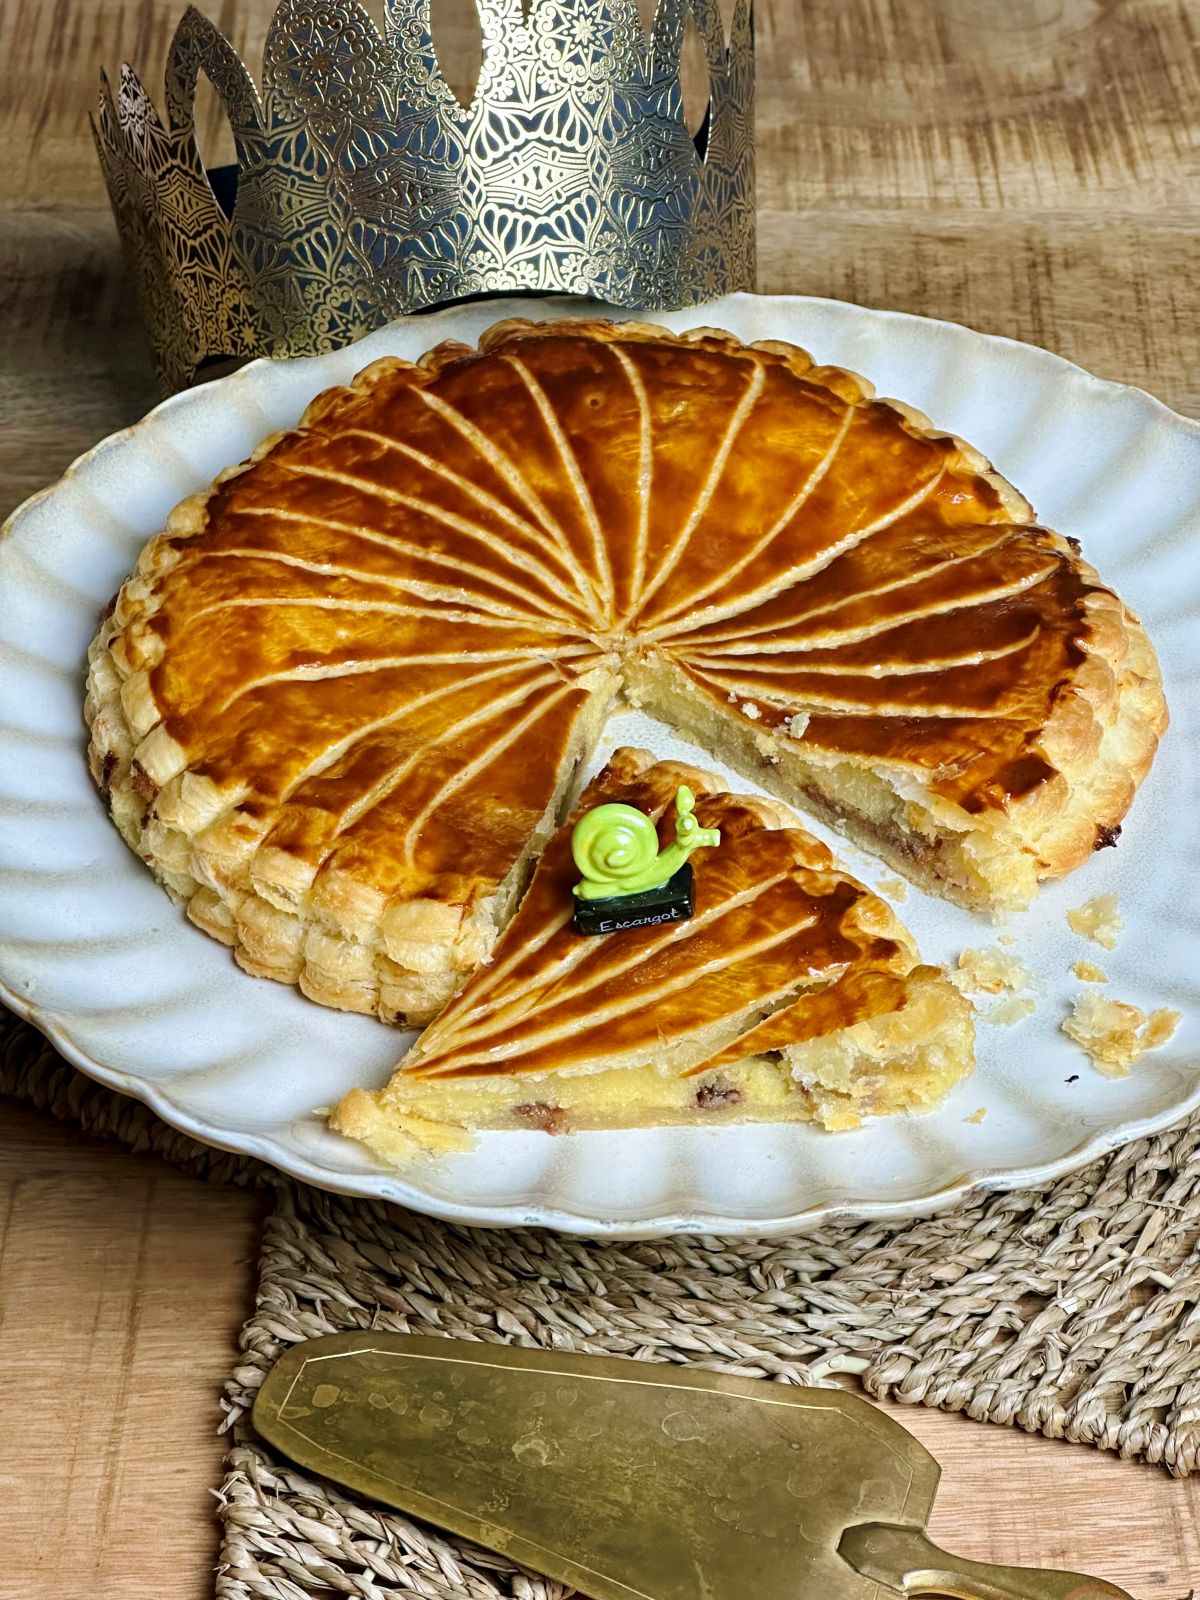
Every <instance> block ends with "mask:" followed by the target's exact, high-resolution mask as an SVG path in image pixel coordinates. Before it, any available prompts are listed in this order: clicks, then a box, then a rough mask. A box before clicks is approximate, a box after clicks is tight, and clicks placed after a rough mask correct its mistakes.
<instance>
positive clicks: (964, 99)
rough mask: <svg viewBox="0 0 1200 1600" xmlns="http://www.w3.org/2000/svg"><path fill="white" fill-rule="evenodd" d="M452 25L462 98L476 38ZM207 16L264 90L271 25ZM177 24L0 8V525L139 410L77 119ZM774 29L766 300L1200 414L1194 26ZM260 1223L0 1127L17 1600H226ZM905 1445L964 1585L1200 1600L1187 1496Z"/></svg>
mask: <svg viewBox="0 0 1200 1600" xmlns="http://www.w3.org/2000/svg"><path fill="white" fill-rule="evenodd" d="M379 3H380V0H373V4H372V5H371V7H370V8H371V9H373V10H375V11H376V12H378V10H379ZM439 3H440V0H434V4H435V22H437V24H438V38H439V43H440V44H441V45H442V46H444V48H445V50H446V53H447V56H448V57H453V59H454V61H455V63H456V68H455V70H456V71H457V70H458V66H457V64H458V63H460V62H465V61H468V60H469V58H470V55H471V35H470V29H469V28H467V27H465V26H464V25H463V24H462V23H461V21H456V20H455V18H454V17H453V15H452V16H451V17H450V18H449V19H446V20H442V19H443V11H442V10H441V9H439ZM445 3H446V6H447V7H448V8H449V9H450V10H451V11H453V9H454V8H453V0H445ZM588 3H591V0H588ZM207 9H208V10H209V12H210V14H211V15H213V17H214V19H215V20H217V21H218V22H220V24H221V25H222V26H223V27H224V28H225V29H226V30H227V31H228V32H229V33H230V35H231V37H233V38H234V40H235V42H236V43H237V44H238V45H239V47H240V48H242V49H243V50H244V51H245V52H246V53H247V56H248V59H250V60H251V61H253V62H255V63H257V60H258V56H259V52H260V49H261V44H262V39H263V34H264V31H265V26H266V22H267V20H268V18H269V15H270V10H271V7H270V4H269V3H268V0H221V3H220V5H219V6H218V5H216V4H215V3H211V4H210V5H209V6H208V8H207ZM181 10H182V0H3V3H2V4H0V131H3V134H4V136H5V137H4V139H3V144H2V145H0V149H2V150H3V159H2V161H0V316H2V317H3V319H4V326H3V346H2V349H3V358H2V359H0V509H3V508H6V507H7V505H10V504H15V503H16V502H17V501H18V500H19V499H20V498H22V497H23V496H24V495H25V494H26V493H28V492H29V491H31V490H33V489H36V488H38V487H39V486H40V485H41V484H43V483H45V482H47V481H49V480H50V479H52V478H54V477H55V476H56V475H57V474H58V473H59V472H60V471H61V470H62V469H63V468H64V467H65V466H66V465H67V463H68V462H69V461H70V460H71V459H72V458H73V457H74V456H75V455H77V454H78V453H79V452H81V451H82V450H84V449H86V448H87V447H88V446H90V445H91V444H93V443H94V442H95V441H96V440H97V439H98V438H100V437H101V436H102V435H104V434H106V433H109V432H111V431H112V430H113V429H115V428H117V427H120V426H122V425H124V424H126V423H128V422H131V421H133V420H134V419H135V418H136V417H138V416H139V415H140V414H141V413H142V412H143V411H144V410H145V409H146V407H147V406H148V405H149V404H150V403H151V402H152V400H153V398H154V395H153V390H152V384H151V379H150V374H149V367H148V363H147V358H146V352H145V348H144V345H143V342H142V339H141V336H140V333H139V328H138V322H137V315H136V310H135V307H134V306H133V304H132V300H131V295H130V290H129V285H128V281H127V279H126V276H125V274H124V270H123V267H122V264H121V260H120V253H119V249H118V245H117V240H116V237H115V234H114V231H113V227H112V223H111V219H110V216H109V212H108V207H107V202H106V199H105V195H104V191H103V187H102V185H101V182H100V178H99V174H98V171H97V168H96V163H95V159H94V156H93V153H92V149H91V144H90V139H89V135H88V132H87V127H86V122H85V112H86V110H87V109H88V108H89V107H90V106H91V105H92V104H93V103H94V98H95V88H96V74H97V72H98V69H99V67H100V66H101V64H105V65H107V66H108V67H109V68H110V70H111V69H112V68H113V67H114V66H115V65H116V64H117V62H118V61H120V60H122V59H126V58H130V59H133V60H134V61H135V62H136V63H137V64H138V65H139V66H140V67H142V68H144V75H145V76H146V78H147V81H148V82H150V83H151V84H152V85H154V86H155V87H156V89H157V84H158V83H159V82H160V78H161V67H162V61H163V57H164V52H165V48H166V42H167V39H168V37H169V34H170V31H171V29H172V27H173V26H174V23H175V20H176V19H177V17H178V15H179V13H180V11H181ZM757 15H758V36H759V85H760V88H759V151H760V155H759V180H760V204H761V226H760V249H761V267H760V280H759V281H760V287H761V288H763V289H765V290H772V291H791V292H799V293H809V294H818V295H833V296H838V297H842V298H846V299H853V300H859V301H863V302H865V303H868V304H873V305H879V306H888V307H894V308H897V309H901V310H905V311H914V312H921V313H925V314H928V315H932V316H938V317H950V318H953V319H956V320H959V321H963V322H968V323H971V324H972V325H974V326H975V327H978V328H983V329H986V330H988V331H990V332H995V333H1002V334H1008V335H1011V336H1012V337H1014V338H1018V339H1026V340H1031V341H1033V342H1036V343H1039V344H1043V345H1046V346H1048V347H1049V348H1050V349H1052V350H1056V351H1058V352H1060V353H1061V354H1063V355H1066V356H1069V357H1071V358H1072V359H1074V360H1076V361H1079V362H1081V363H1082V364H1083V365H1085V366H1087V367H1090V368H1091V369H1092V370H1094V371H1096V372H1098V373H1100V374H1102V375H1103V376H1106V377H1112V378H1120V379H1123V380H1125V381H1127V382H1131V383H1135V384H1139V385H1142V386H1144V387H1146V388H1148V389H1150V390H1152V391H1153V392H1155V393H1157V394H1159V395H1161V396H1162V397H1163V398H1164V399H1165V400H1167V401H1168V402H1169V403H1171V404H1172V405H1174V406H1176V407H1177V408H1179V409H1180V410H1183V411H1185V412H1188V413H1190V414H1192V415H1200V315H1198V314H1197V312H1198V310H1200V268H1198V266H1197V261H1198V251H1197V246H1198V244H1200V137H1198V135H1200V61H1198V56H1197V43H1196V41H1197V35H1198V34H1200V7H1198V5H1197V4H1191V3H1187V0H1184V3H1178V0H758V7H757ZM205 104H206V106H207V111H206V114H205V118H204V121H203V123H202V137H203V145H204V148H205V151H206V153H208V154H209V156H210V159H211V158H212V157H214V156H216V155H219V153H220V151H221V138H220V128H219V122H218V119H217V118H216V117H215V116H214V115H213V114H212V98H211V96H209V97H207V99H206V101H205ZM257 1205H258V1202H257V1201H256V1200H254V1199H253V1198H252V1197H249V1196H246V1195H244V1194H241V1193H235V1192H233V1191H228V1190H220V1189H215V1188H211V1187H208V1186H205V1185H203V1184H200V1183H198V1182H196V1181H194V1180H192V1179H190V1178H187V1177H185V1176H183V1175H181V1174H179V1173H176V1172H174V1171H172V1170H170V1169H168V1168H166V1167H164V1166H163V1165H162V1164H161V1163H159V1162H157V1161H154V1160H151V1159H149V1158H138V1157H134V1156H131V1155H127V1154H125V1153H124V1152H121V1151H119V1150H116V1149H114V1148H112V1147H107V1146H103V1145H99V1144H93V1143H89V1142H88V1141H86V1140H84V1139H82V1138H81V1137H80V1136H79V1135H77V1134H76V1133H74V1132H73V1131H72V1130H70V1129H66V1128H63V1127H60V1126H58V1125H55V1124H53V1123H51V1122H49V1121H47V1120H45V1119H42V1118H39V1117H37V1116H35V1115H33V1114H32V1113H30V1112H28V1111H26V1110H24V1109H22V1108H18V1107H15V1106H13V1105H12V1104H11V1103H10V1102H4V1103H2V1104H0V1371H3V1373H4V1378H5V1385H6V1393H7V1394H8V1396H9V1397H10V1405H9V1407H8V1409H7V1411H6V1414H5V1417H4V1422H3V1428H2V1430H0V1549H2V1550H3V1552H4V1554H3V1557H2V1558H0V1600H61V1597H62V1596H65V1595H68V1594H69V1595H78V1596H80V1597H87V1600H118V1597H119V1600H141V1597H146V1600H193V1597H200V1596H203V1595H205V1594H207V1593H208V1592H209V1590H210V1584H211V1566H212V1562H213V1560H214V1554H215V1548H216V1536H215V1528H214V1522H213V1499H212V1493H211V1491H212V1488H213V1486H214V1485H215V1484H216V1482H217V1480H218V1471H219V1457H220V1444H219V1441H218V1440H217V1438H216V1437H215V1433H214V1428H215V1424H216V1421H217V1420H218V1411H217V1395H218V1391H219V1386H220V1383H221V1381H222V1379H223V1377H224V1375H225V1373H226V1371H227V1368H228V1366H229V1362H230V1357H231V1353H232V1351H233V1348H234V1339H235V1336H236V1331H237V1328H238V1325H239V1322H240V1320H241V1318H242V1316H243V1315H244V1313H245V1311H246V1309H247V1307H248V1301H249V1295H250V1293H251V1285H252V1257H253V1254H254V1250H255V1244H256V1231H257V1221H258V1218H257ZM904 1418H905V1420H906V1421H907V1422H908V1424H909V1425H910V1426H911V1427H912V1428H913V1430H914V1431H915V1432H916V1433H918V1434H919V1436H920V1437H921V1438H922V1439H923V1440H924V1442H925V1443H926V1444H927V1445H928V1446H929V1447H930V1448H931V1449H932V1450H933V1451H934V1453H935V1454H936V1455H938V1456H939V1457H940V1459H941V1461H942V1462H943V1465H944V1467H945V1469H946V1477H945V1480H944V1488H943V1492H942V1496H941V1498H940V1500H939V1509H938V1512H937V1517H936V1524H935V1533H936V1535H937V1536H938V1537H940V1538H941V1539H942V1540H943V1542H945V1543H947V1544H953V1545H955V1546H957V1547H958V1548H959V1549H961V1551H962V1552H963V1554H965V1555H974V1556H977V1557H981V1558H985V1559H987V1558H990V1559H994V1560H1005V1561H1022V1560H1023V1561H1027V1562H1034V1561H1040V1562H1043V1563H1055V1564H1061V1565H1074V1566H1078V1567H1082V1568H1084V1569H1087V1570H1091V1571H1094V1572H1097V1573H1100V1574H1103V1575H1104V1576H1106V1577H1109V1578H1111V1579H1113V1580H1114V1581H1116V1582H1118V1583H1121V1584H1123V1585H1125V1586H1126V1587H1127V1588H1128V1589H1129V1591H1130V1592H1131V1594H1132V1595H1133V1596H1134V1597H1135V1600H1152V1597H1158V1596H1164V1597H1167V1600H1183V1597H1185V1596H1188V1595H1189V1594H1190V1593H1191V1591H1192V1589H1193V1587H1196V1588H1198V1589H1200V1533H1198V1531H1197V1525H1198V1524H1200V1488H1197V1487H1196V1486H1194V1485H1192V1484H1179V1483H1173V1482H1171V1481H1170V1480H1169V1479H1168V1478H1166V1477H1165V1476H1163V1475H1161V1474H1160V1473H1158V1472H1156V1471H1154V1470H1152V1469H1148V1468H1143V1467H1137V1466H1133V1465H1129V1464H1126V1463H1122V1462H1119V1461H1116V1460H1113V1459H1111V1458H1108V1457H1104V1456H1102V1455H1100V1454H1099V1453H1098V1452H1095V1451H1092V1450H1089V1449H1087V1448H1085V1447H1082V1446H1067V1445H1064V1444H1061V1443H1057V1442H1051V1441H1047V1440H1043V1439H1038V1438H1028V1437H1026V1436H1025V1435H1022V1434H1018V1433H1012V1432H1008V1431H1005V1430H1001V1429H998V1428H990V1427H985V1426H983V1425H980V1424H975V1423H971V1422H967V1421H964V1420H962V1419H960V1418H956V1417H948V1416H942V1415H939V1414H931V1413H929V1412H925V1411H923V1410H920V1409H913V1410H906V1411H905V1412H904Z"/></svg>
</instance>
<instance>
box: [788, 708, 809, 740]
mask: <svg viewBox="0 0 1200 1600" xmlns="http://www.w3.org/2000/svg"><path fill="white" fill-rule="evenodd" d="M808 718H809V713H808V712H807V711H797V712H796V715H795V716H794V717H789V718H788V721H787V731H788V736H789V738H792V739H803V737H804V733H805V730H806V729H807V727H808Z"/></svg>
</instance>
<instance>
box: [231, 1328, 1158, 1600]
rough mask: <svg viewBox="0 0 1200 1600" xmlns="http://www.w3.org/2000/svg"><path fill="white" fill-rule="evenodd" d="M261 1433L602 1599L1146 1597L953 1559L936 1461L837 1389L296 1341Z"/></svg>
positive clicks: (661, 1369) (525, 1353) (441, 1344)
mask: <svg viewBox="0 0 1200 1600" xmlns="http://www.w3.org/2000/svg"><path fill="white" fill-rule="evenodd" d="M254 1425H255V1427H256V1428H257V1429H258V1431H259V1433H260V1434H261V1435H262V1437H263V1438H264V1439H266V1440H267V1441H268V1442H269V1443H271V1444H273V1445H275V1446H276V1447H277V1448H278V1449H279V1450H281V1451H282V1452H283V1453H284V1454H285V1455H287V1456H290V1457H291V1458H292V1460H294V1461H296V1462H298V1463H299V1464H300V1465H301V1466H304V1467H307V1468H309V1469H310V1470H312V1471H315V1472H318V1473H320V1474H321V1475H322V1476H324V1477H326V1478H329V1479H332V1480H333V1481H334V1482H335V1483H338V1484H342V1485H344V1486H345V1487H347V1488H349V1489H352V1490H354V1491H356V1492H357V1493H360V1494H363V1495H368V1496H370V1497H371V1498H373V1499H375V1500H381V1501H383V1502H384V1503H385V1504H387V1505H390V1506H396V1507H398V1508H399V1509H400V1510H402V1511H406V1512H409V1513H410V1514H411V1515H413V1516H415V1517H419V1518H421V1519H423V1520H424V1521H426V1522H430V1523H433V1524H435V1525H436V1526H438V1527H441V1528H447V1529H449V1530H451V1531H452V1532H454V1533H456V1534H459V1535H461V1536H463V1537H464V1538H467V1539H472V1540H474V1541H475V1542H476V1543H477V1544H481V1545H485V1546H487V1548H489V1549H491V1550H496V1551H501V1552H503V1553H504V1554H505V1555H507V1556H509V1557H511V1558H512V1559H513V1560H514V1561H517V1562H519V1563H521V1564H522V1565H523V1566H526V1567H529V1568H532V1569H533V1570H534V1571H536V1572H540V1573H543V1574H545V1576H547V1577H549V1578H553V1579H555V1580H557V1581H558V1582H560V1583H566V1584H569V1585H571V1586H572V1587H573V1588H577V1589H579V1590H580V1591H581V1592H582V1593H583V1594H585V1595H588V1596H590V1597H591V1600H748V1597H753V1600H889V1597H892V1596H895V1595H897V1594H902V1595H924V1594H930V1595H950V1596H957V1597H958V1600H1130V1596H1129V1595H1127V1594H1126V1592H1125V1591H1124V1590H1123V1589H1118V1588H1116V1587H1115V1586H1114V1585H1113V1584H1111V1583H1105V1582H1103V1581H1102V1580H1100V1579H1096V1578H1086V1577H1083V1576H1081V1575H1080V1574H1078V1573H1068V1572H1037V1571H1034V1570H1032V1569H1029V1568H1019V1567H995V1566H986V1565H981V1564H979V1563H976V1562H971V1561H962V1560H960V1559H959V1558H958V1557H957V1556H952V1555H947V1554H946V1553H945V1552H944V1551H942V1550H939V1549H937V1547H936V1546H935V1545H933V1544H931V1543H930V1541H929V1540H928V1538H927V1537H926V1535H925V1524H926V1522H927V1521H928V1518H929V1514H930V1511H931V1510H932V1507H933V1497H934V1493H935V1491H936V1489H937V1483H938V1477H939V1475H940V1469H939V1467H938V1464H937V1462H936V1461H935V1460H934V1458H933V1457H932V1456H931V1455H930V1454H929V1452H928V1451H927V1450H925V1449H924V1447H923V1446H922V1445H920V1444H918V1442H917V1441H916V1439H914V1438H913V1437H912V1435H911V1434H909V1433H907V1432H906V1431H905V1429H904V1428H902V1427H901V1426H900V1425H899V1423H897V1422H894V1421H893V1420H892V1419H891V1418H890V1417H889V1416H886V1415H885V1414H884V1413H883V1412H881V1411H879V1410H877V1409H876V1408H875V1407H874V1406H872V1405H870V1404H868V1402H867V1401H865V1400H860V1399H858V1398H856V1397H855V1396H853V1395H849V1394H845V1393H843V1392H842V1391H840V1390H836V1389H834V1390H825V1389H800V1388H794V1387H789V1386H785V1385H783V1384H775V1383H766V1382H763V1381H761V1380H756V1379H745V1378H732V1377H726V1376H724V1375H723V1374H720V1373H713V1372H697V1371H693V1370H690V1369H687V1368H679V1367H672V1366H667V1365H662V1364H659V1363H650V1362H642V1361H630V1360H625V1359H620V1358H613V1357H596V1356H581V1355H573V1354H564V1353H560V1352H558V1351H552V1350H540V1349H537V1350H527V1349H518V1348H515V1347H513V1346H511V1345H490V1344H471V1343H466V1342H463V1341H460V1340H454V1339H439V1338H418V1337H415V1336H410V1335H406V1334H387V1333H349V1334H334V1335H331V1336H329V1337H327V1338H321V1339H310V1340H309V1341H307V1342H306V1343H304V1344H300V1345H297V1346H296V1347H295V1348H293V1349H291V1350H289V1351H287V1352H286V1354H285V1355H283V1356H282V1357H281V1359H280V1360H279V1361H278V1362H277V1363H276V1365H275V1366H274V1367H273V1368H272V1370H271V1371H270V1372H269V1373H268V1375H267V1378H266V1381H265V1383H264V1384H263V1386H262V1389H261V1390H260V1391H259V1395H258V1399H257V1401H256V1403H255V1406H254Z"/></svg>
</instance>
